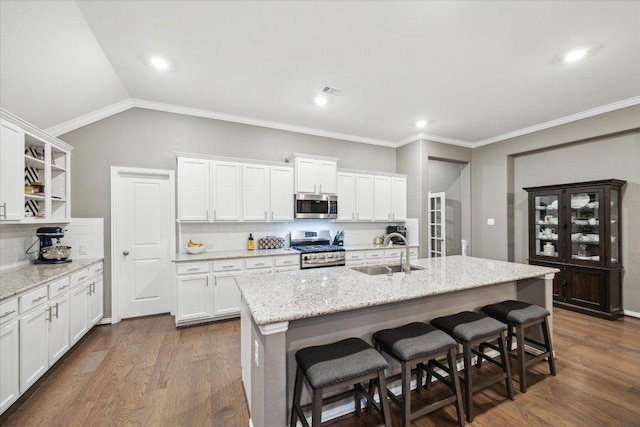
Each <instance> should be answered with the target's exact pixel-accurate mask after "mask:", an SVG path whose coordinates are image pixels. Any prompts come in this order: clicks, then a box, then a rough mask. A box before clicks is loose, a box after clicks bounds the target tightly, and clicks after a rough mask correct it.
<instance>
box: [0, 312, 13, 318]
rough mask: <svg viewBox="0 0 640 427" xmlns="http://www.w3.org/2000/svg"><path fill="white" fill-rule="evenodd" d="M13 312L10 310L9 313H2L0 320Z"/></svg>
mask: <svg viewBox="0 0 640 427" xmlns="http://www.w3.org/2000/svg"><path fill="white" fill-rule="evenodd" d="M15 312H16V311H15V310H11V311H5V312H4V313H2V315H0V319H2V318H3V317H7V316H8V315H10V314H13V313H15Z"/></svg>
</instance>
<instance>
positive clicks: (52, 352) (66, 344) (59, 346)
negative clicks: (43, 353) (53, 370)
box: [47, 292, 71, 366]
mask: <svg viewBox="0 0 640 427" xmlns="http://www.w3.org/2000/svg"><path fill="white" fill-rule="evenodd" d="M69 307H70V306H69V293H68V292H65V293H64V294H63V295H61V296H58V297H56V299H54V300H51V301H49V307H48V311H49V313H48V314H47V317H48V319H47V322H48V323H47V326H48V328H49V331H48V335H49V366H53V364H54V363H56V362H57V361H58V360H60V358H61V357H62V356H63V355H64V354H65V353H66V352H67V351H68V350H69V348H71V345H70V341H69V318H70V312H69Z"/></svg>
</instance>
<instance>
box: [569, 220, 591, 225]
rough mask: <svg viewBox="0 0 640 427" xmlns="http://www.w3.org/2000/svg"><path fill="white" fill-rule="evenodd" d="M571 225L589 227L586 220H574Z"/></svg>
mask: <svg viewBox="0 0 640 427" xmlns="http://www.w3.org/2000/svg"><path fill="white" fill-rule="evenodd" d="M573 223H574V224H575V225H589V220H588V219H574V220H573Z"/></svg>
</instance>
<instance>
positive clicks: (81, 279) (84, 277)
mask: <svg viewBox="0 0 640 427" xmlns="http://www.w3.org/2000/svg"><path fill="white" fill-rule="evenodd" d="M87 277H89V276H82V277H81V278H79V279H78V281H79V282H82V281H83V280H84V279H86V278H87Z"/></svg>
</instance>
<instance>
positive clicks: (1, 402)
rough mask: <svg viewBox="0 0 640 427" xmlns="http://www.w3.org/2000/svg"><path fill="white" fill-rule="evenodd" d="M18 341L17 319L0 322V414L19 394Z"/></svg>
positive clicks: (0, 314)
mask: <svg viewBox="0 0 640 427" xmlns="http://www.w3.org/2000/svg"><path fill="white" fill-rule="evenodd" d="M16 308H17V301H16ZM2 313H3V311H0V316H2V315H3V314H2ZM5 313H6V312H5ZM0 320H2V319H0ZM19 343H20V339H19V327H18V320H17V319H16V318H13V319H12V320H10V321H8V322H4V323H2V324H0V414H2V413H3V412H4V411H5V410H6V409H7V408H8V407H9V406H11V404H12V403H13V402H15V401H16V400H17V399H18V397H19V396H20V359H19V358H20V350H19V349H20V347H19V346H20V344H19Z"/></svg>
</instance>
